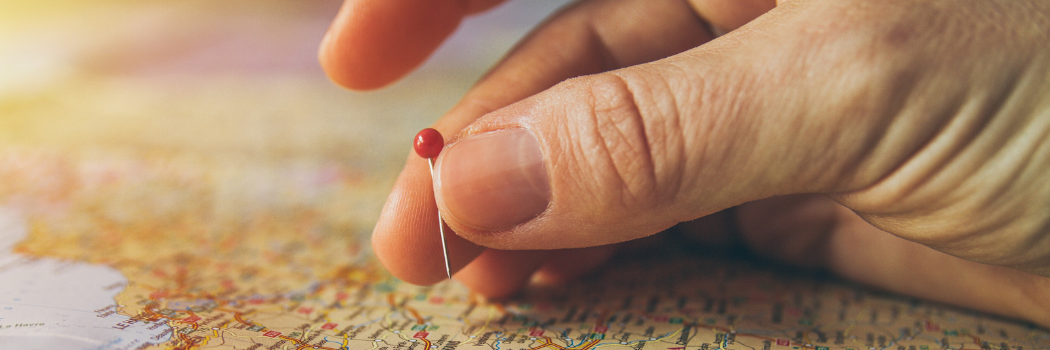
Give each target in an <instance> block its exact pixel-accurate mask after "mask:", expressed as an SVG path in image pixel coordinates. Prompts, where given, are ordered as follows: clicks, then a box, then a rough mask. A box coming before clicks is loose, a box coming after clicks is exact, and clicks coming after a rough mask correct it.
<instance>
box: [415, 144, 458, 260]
mask: <svg viewBox="0 0 1050 350" xmlns="http://www.w3.org/2000/svg"><path fill="white" fill-rule="evenodd" d="M412 148H414V149H415V150H416V154H418V155H419V156H420V157H423V158H426V160H427V163H428V164H430V178H431V179H433V178H434V158H437V156H438V154H441V149H442V148H445V139H444V138H443V137H441V133H440V132H438V131H437V130H434V129H431V128H426V129H423V130H420V131H419V133H418V134H416V141H415V143H414V144H412ZM438 231H439V232H441V251H442V252H444V253H445V273H446V274H448V278H449V279H452V269H451V268H449V265H448V244H446V243H445V221H444V220H443V219H441V213H440V212H439V213H438Z"/></svg>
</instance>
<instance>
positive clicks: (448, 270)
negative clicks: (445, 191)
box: [427, 158, 452, 279]
mask: <svg viewBox="0 0 1050 350" xmlns="http://www.w3.org/2000/svg"><path fill="white" fill-rule="evenodd" d="M427 164H430V178H431V179H433V178H434V158H427ZM438 230H439V231H440V232H441V252H443V253H445V273H446V274H448V279H452V268H450V267H449V264H448V244H446V243H445V220H444V219H442V218H441V211H440V210H439V211H438Z"/></svg>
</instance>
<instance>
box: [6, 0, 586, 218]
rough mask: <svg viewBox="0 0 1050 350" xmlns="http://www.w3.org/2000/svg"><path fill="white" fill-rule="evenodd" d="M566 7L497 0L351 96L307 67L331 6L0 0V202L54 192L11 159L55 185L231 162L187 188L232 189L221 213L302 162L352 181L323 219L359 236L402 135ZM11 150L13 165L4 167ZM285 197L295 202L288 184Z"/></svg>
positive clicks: (237, 0)
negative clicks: (428, 52) (72, 170)
mask: <svg viewBox="0 0 1050 350" xmlns="http://www.w3.org/2000/svg"><path fill="white" fill-rule="evenodd" d="M567 2H568V1H567V0H517V1H510V2H509V3H507V4H504V5H502V6H500V7H497V8H496V9H494V10H492V11H490V12H488V13H485V14H481V15H477V16H475V17H472V18H470V19H468V20H466V21H465V22H464V23H463V24H462V25H461V27H460V28H459V30H458V31H457V32H456V34H455V35H454V36H453V37H452V38H451V39H450V40H449V41H448V42H447V43H446V44H445V45H444V46H442V47H441V48H440V49H439V50H438V52H437V53H436V54H435V55H434V56H433V57H432V58H431V59H430V60H429V61H427V62H426V63H425V65H424V66H423V67H422V68H421V69H419V70H417V71H416V72H414V73H412V74H411V75H410V76H408V77H407V78H405V79H403V80H401V81H399V82H397V83H396V84H394V85H392V86H389V87H386V88H384V89H382V90H379V91H372V92H351V91H347V90H344V89H342V88H340V87H338V86H336V85H335V84H334V83H331V82H330V81H329V80H328V79H327V78H326V77H325V76H324V74H323V72H322V71H321V69H320V67H319V65H318V63H317V58H316V52H317V46H318V44H319V42H320V40H321V38H322V36H323V35H324V33H325V31H326V30H327V28H328V25H329V22H330V21H331V19H332V18H334V16H335V14H336V12H337V10H338V8H339V6H340V2H339V1H335V0H314V1H287V0H284V1H280V0H250V1H249V0H223V1H214V0H180V1H143V0H134V1H132V0H100V1H73V0H34V1H21V0H0V160H4V159H8V160H7V161H6V163H4V162H3V161H0V163H4V164H6V165H4V164H0V165H3V166H0V168H4V169H6V170H4V171H0V173H6V174H8V175H6V177H3V176H0V179H6V180H4V181H0V182H6V183H0V195H3V194H4V192H5V190H7V193H8V194H9V195H12V193H14V194H17V193H18V192H19V191H20V190H23V189H25V188H28V187H39V188H38V190H39V191H36V192H37V193H39V192H41V191H43V192H46V191H51V190H53V188H54V187H55V186H51V185H49V182H47V181H42V180H41V177H40V176H38V175H33V174H40V173H41V172H40V171H36V170H32V171H27V170H18V169H23V168H24V167H22V168H20V167H21V166H20V165H18V164H22V163H27V162H28V163H33V162H35V163H34V164H45V165H39V166H38V165H33V166H34V167H38V168H48V169H50V170H49V171H51V173H52V175H49V176H52V177H56V176H58V177H60V176H61V175H55V174H54V173H59V172H63V171H66V170H62V169H64V168H63V167H62V166H52V165H48V164H58V163H62V164H66V163H69V164H73V165H70V166H72V167H79V168H81V169H83V168H91V169H95V168H105V167H109V168H114V169H118V168H119V169H133V168H134V167H131V166H124V165H119V164H124V163H127V162H126V161H124V160H120V161H119V162H112V161H111V162H109V163H106V164H108V165H104V166H95V165H90V164H91V163H90V162H85V161H81V160H82V159H83V158H85V156H84V155H85V154H96V155H97V154H103V155H113V154H119V155H124V156H121V157H124V158H130V159H143V158H148V159H180V157H181V158H186V157H190V158H193V159H206V160H207V162H210V163H209V164H211V163H221V164H228V163H236V164H239V165H238V166H237V167H236V168H237V169H239V170H238V171H236V174H235V175H230V176H226V180H224V181H217V180H214V178H215V176H211V175H208V172H209V171H211V170H208V169H212V168H215V166H213V165H208V166H205V167H204V168H205V169H204V170H200V172H201V173H202V174H204V175H201V177H200V178H201V179H206V180H207V179H212V180H207V182H208V183H207V184H205V185H199V186H198V185H194V186H198V187H200V188H202V190H201V191H210V192H209V193H227V194H231V193H232V195H228V196H226V197H231V198H235V200H231V201H227V202H229V203H232V204H229V205H226V206H225V207H242V206H245V205H250V204H252V203H258V202H259V200H256V199H257V197H265V196H267V195H269V194H268V193H263V194H253V193H254V192H252V191H255V192H260V190H257V189H244V190H227V188H232V187H235V186H234V185H231V184H242V183H246V182H255V183H256V184H273V183H277V182H281V181H284V182H286V183H287V184H290V185H288V186H286V187H282V188H287V187H294V186H298V185H296V184H299V183H301V182H297V181H299V180H296V179H297V177H296V176H299V175H295V174H298V173H295V172H287V171H283V170H282V171H283V172H282V171H278V172H276V173H279V175H273V176H270V175H267V171H269V172H270V173H274V171H270V170H273V169H275V168H281V169H283V168H287V166H286V165H288V164H290V163H295V164H308V165H309V166H307V168H309V170H310V173H311V174H322V175H317V176H319V177H323V176H327V175H323V174H325V173H326V171H327V170H326V169H330V168H333V166H329V165H332V164H334V168H337V169H343V170H346V169H350V170H347V171H343V170H340V171H342V172H343V173H347V172H351V173H352V174H351V175H352V176H350V177H352V178H354V179H356V180H354V181H355V182H354V186H353V187H354V189H353V191H349V190H347V191H349V192H347V191H343V192H340V191H336V190H326V189H323V188H322V190H323V191H327V192H326V193H328V197H341V199H338V198H337V199H338V200H339V201H338V202H339V203H343V205H338V206H333V207H332V208H334V209H331V208H330V210H326V211H327V212H329V213H331V214H332V215H349V214H347V213H348V212H353V214H352V215H351V216H352V217H351V218H348V219H346V220H349V221H353V224H352V225H351V226H353V227H354V228H353V229H352V230H353V231H355V232H357V233H358V234H360V235H361V236H366V235H367V233H370V228H371V226H372V225H373V224H374V221H375V219H376V218H377V216H378V213H379V210H380V209H381V207H382V204H383V201H384V200H385V196H386V193H388V191H389V188H390V186H391V185H392V183H393V180H394V179H395V177H396V176H397V173H398V171H399V170H400V168H401V166H402V165H403V163H404V161H405V159H406V156H407V155H408V152H409V151H410V149H411V138H412V137H413V135H415V133H416V132H417V131H418V130H420V129H422V128H424V127H426V126H428V125H429V124H431V123H432V122H433V121H434V120H436V119H437V118H438V117H439V116H441V115H442V114H443V113H444V112H445V111H446V110H448V109H449V108H450V107H451V106H452V105H453V104H454V103H455V102H456V101H457V100H458V98H459V97H460V96H461V95H462V94H463V93H464V92H465V91H466V90H467V89H468V88H469V87H470V86H471V84H472V83H473V82H474V81H475V80H476V79H478V78H479V77H480V76H481V75H482V74H483V73H484V72H485V71H486V70H487V69H488V67H490V66H492V65H493V64H494V63H495V62H496V61H497V60H499V58H500V57H502V55H503V54H504V53H505V52H506V51H507V50H508V49H509V48H510V47H511V46H512V45H514V43H515V42H516V41H517V40H518V39H519V38H521V37H522V36H523V35H525V34H526V33H527V32H528V31H529V30H530V29H531V28H532V27H533V26H535V25H536V23H538V22H539V21H541V20H542V19H543V18H544V17H546V16H547V15H548V14H550V13H551V12H553V11H555V10H557V9H558V8H560V7H562V6H564V5H565V4H566V3H567ZM12 150H16V151H17V152H21V153H19V154H22V155H19V156H7V158H4V155H5V154H9V153H10V152H12ZM25 150H30V153H32V152H36V151H38V150H42V152H51V153H53V154H60V155H61V156H60V157H58V158H61V159H65V160H61V161H55V160H53V159H52V158H55V157H52V158H47V159H45V160H43V161H40V160H33V161H26V160H25V158H27V157H25V156H24V154H25V152H26V151H25ZM17 152H16V153H17ZM106 157H110V156H104V157H102V158H106ZM29 158H32V157H29ZM88 158H90V157H88ZM96 158H97V157H96ZM110 158H112V157H110ZM11 159H14V160H11ZM33 159H37V158H33ZM68 159H73V160H72V161H70V160H68ZM121 162H123V163H121ZM118 163H119V164H118ZM198 163H199V162H198ZM12 164H14V165H12ZM85 164H88V165H85ZM113 164H118V165H113ZM165 164H166V163H165ZM326 164H327V165H326ZM180 166H181V165H178V164H176V165H172V166H168V165H164V166H159V167H158V166H153V169H155V170H156V169H159V170H156V171H155V172H156V173H157V174H156V175H155V177H163V176H167V175H164V174H162V173H164V172H167V171H168V170H164V169H176V168H178V167H180ZM12 169H14V170H12ZM56 169H57V170H56ZM259 169H262V170H259ZM267 169H269V170H267ZM107 171H109V170H107ZM122 171H123V170H122ZM109 172H110V173H114V171H109ZM81 173H82V174H81V175H80V177H81V178H85V176H87V178H97V176H95V175H91V174H96V173H98V171H95V172H93V173H92V172H90V171H89V172H87V174H88V175H83V174H84V173H85V172H84V171H81ZM125 173H128V174H133V173H134V171H125ZM227 173H230V172H227ZM299 173H302V172H299ZM328 173H331V172H330V171H329V172H328ZM12 174H13V175H12ZM280 174H285V175H287V174H292V175H287V176H285V175H280ZM92 176H94V177H92ZM106 176H110V175H106ZM129 176H130V175H129ZM129 176H125V177H124V178H129ZM282 176H283V177H282ZM130 177H131V178H133V177H134V176H130ZM299 177H301V176H299ZM11 179H21V180H18V181H15V180H11ZM213 180H214V181H213ZM85 181H86V180H83V179H81V180H76V181H74V182H76V183H79V184H80V185H77V186H79V187H80V188H81V189H79V190H77V191H79V192H84V193H86V192H91V193H94V194H93V195H91V199H84V200H81V202H85V203H86V202H95V201H96V200H101V201H105V202H114V200H113V199H112V198H113V197H114V195H110V194H107V195H105V196H103V195H101V194H100V193H102V192H99V191H96V190H93V189H92V188H91V186H87V185H83V183H84V182H85ZM92 181H93V180H92ZM122 181H123V180H122ZM165 181H166V180H165ZM179 181H181V180H179ZM66 182H69V181H66ZM125 182H126V181H125ZM186 183H187V184H190V185H192V183H190V182H186ZM190 185H177V186H172V188H171V189H169V190H168V192H169V193H166V194H162V193H160V192H158V191H159V190H157V189H156V188H157V186H154V185H143V186H140V190H141V191H139V192H137V194H136V195H134V196H130V195H128V198H129V199H128V201H127V202H126V203H125V205H124V206H125V207H127V206H136V205H138V206H154V207H164V206H165V205H162V204H157V203H153V204H149V205H146V204H137V203H146V202H145V200H146V199H150V198H153V197H158V198H159V197H162V196H168V197H171V196H172V195H173V194H175V193H174V192H175V191H178V190H179V189H180V188H184V187H186V186H190ZM151 186H152V187H151ZM237 186H240V185H237ZM281 186H283V185H281ZM4 187H7V188H6V189H5V188H4ZM45 187H48V188H45ZM96 187H97V186H96ZM110 187H113V188H117V189H116V190H113V191H116V192H114V193H118V192H119V193H128V192H130V190H127V188H131V186H130V185H120V186H110ZM256 187H260V186H256ZM261 187H265V188H276V187H280V186H278V185H272V186H267V185H263V186H261ZM362 187H364V188H366V189H367V190H362V189H361V188H362ZM238 188H239V187H238ZM245 188H247V186H245ZM253 188H254V187H253ZM325 188H331V186H329V187H325ZM224 191H225V192H224ZM292 191H293V192H295V191H298V192H303V191H307V190H306V189H303V187H302V186H298V188H296V189H293V190H292ZM23 192H25V191H23ZM29 192H33V191H29ZM67 192H69V191H67ZM262 192H265V191H262ZM271 192H272V191H271ZM286 192H287V191H286ZM62 195H63V196H65V197H71V196H73V195H66V194H62ZM311 196H313V197H310V198H309V199H307V200H304V201H302V202H311V203H317V202H318V200H317V196H315V195H312V194H311ZM0 197H3V196H0ZM8 197H10V196H8ZM37 197H40V196H37ZM215 197H216V198H218V197H220V196H219V195H215ZM347 197H352V200H349V199H347ZM10 198H18V197H17V196H16V197H10ZM10 198H8V199H7V201H11V199H10ZM23 198H28V195H27V196H23ZM85 198H86V197H85ZM180 198H181V197H180ZM297 198H298V197H297ZM0 199H2V198H0ZM337 199H330V200H328V201H329V202H333V201H336V200H337ZM186 200H187V201H192V200H193V199H190V198H187V199H186ZM197 200H205V201H218V200H216V199H203V198H198V199H197ZM189 203H190V202H185V203H183V204H186V205H188V204H189ZM277 207H280V206H277ZM158 210H159V209H158ZM337 212H338V213H342V214H336V213H337ZM332 220H335V219H332ZM340 220H342V219H340ZM344 232H345V231H344Z"/></svg>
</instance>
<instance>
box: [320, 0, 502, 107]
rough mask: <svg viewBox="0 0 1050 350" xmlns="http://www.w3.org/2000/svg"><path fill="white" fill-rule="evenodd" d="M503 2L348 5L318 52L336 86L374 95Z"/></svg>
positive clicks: (350, 0)
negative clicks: (468, 20) (472, 18)
mask: <svg viewBox="0 0 1050 350" xmlns="http://www.w3.org/2000/svg"><path fill="white" fill-rule="evenodd" d="M503 1H505V0H346V2H344V3H343V7H342V8H341V9H340V10H339V15H338V16H336V18H335V20H334V21H333V22H332V26H331V27H330V28H329V29H328V33H326V34H325V37H324V39H323V41H322V42H321V48H320V51H319V52H318V59H319V60H320V62H321V67H323V68H324V70H325V72H326V73H327V74H328V77H329V78H331V79H332V81H334V82H336V83H338V84H340V85H342V86H345V87H347V88H350V89H354V90H368V89H375V88H379V87H382V86H384V85H387V84H389V83H391V82H393V81H395V80H397V79H398V78H400V77H402V76H404V75H405V74H407V73H408V72H410V71H411V70H412V69H414V68H416V67H417V66H419V65H420V64H422V63H423V61H425V60H426V58H427V57H428V56H430V54H431V53H433V52H434V50H435V49H437V47H438V46H440V45H441V42H443V41H444V40H445V39H446V38H448V36H449V35H451V34H452V32H453V31H455V30H456V27H458V26H459V23H460V22H461V21H462V20H463V17H465V16H467V15H469V14H472V13H476V12H480V11H484V10H486V9H489V8H492V7H493V6H496V5H498V4H500V3H502V2H503Z"/></svg>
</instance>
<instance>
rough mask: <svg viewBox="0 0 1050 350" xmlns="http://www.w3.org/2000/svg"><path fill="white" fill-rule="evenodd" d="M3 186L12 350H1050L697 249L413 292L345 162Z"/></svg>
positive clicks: (1014, 335) (6, 313)
mask: <svg viewBox="0 0 1050 350" xmlns="http://www.w3.org/2000/svg"><path fill="white" fill-rule="evenodd" d="M0 181H2V182H3V183H4V184H9V185H12V186H7V187H5V188H4V190H3V192H0V199H2V202H3V203H6V204H5V206H4V209H3V210H0V281H3V283H2V284H0V348H4V349H84V350H88V349H253V350H254V349H330V350H335V349H368V350H432V349H434V350H541V349H542V350H569V349H573V350H592V349H599V348H601V349H606V350H616V349H623V350H627V349H637V350H642V349H651V350H714V349H749V350H759V349H762V350H789V349H790V350H798V349H806V350H830V349H854V350H862V349H878V350H883V349H894V350H930V349H984V350H988V349H996V350H1022V349H1047V348H1050V333H1048V332H1047V331H1046V330H1044V329H1040V328H1037V327H1034V326H1031V325H1026V324H1023V323H1017V322H1013V321H1007V320H1002V319H998V318H996V317H993V316H987V315H983V314H980V313H976V312H971V311H965V310H961V309H955V308H951V307H946V306H942V305H937V304H932V303H927V302H924V301H920V300H915V299H911V298H906V297H900V296H893V295H889V294H885V293H880V292H877V291H872V290H869V289H866V288H864V287H859V286H855V285H850V284H846V283H843V282H840V281H836V280H833V279H828V278H824V277H820V276H814V275H812V274H805V273H799V272H798V271H791V270H785V269H779V268H776V267H771V266H765V265H761V264H757V263H749V262H744V261H735V260H732V259H728V260H727V259H719V258H705V257H700V256H695V255H689V254H687V253H684V254H669V255H666V256H661V257H659V258H656V257H651V256H650V257H647V258H638V259H625V260H624V261H620V262H617V263H615V264H614V265H613V266H611V267H610V268H608V269H607V270H605V272H603V273H601V274H600V275H598V276H592V277H590V278H587V279H584V280H581V281H579V282H576V283H574V284H570V285H567V286H561V287H545V288H533V289H530V290H527V291H526V292H525V293H524V294H522V295H520V296H518V297H516V298H513V299H510V300H507V301H501V302H489V301H486V300H484V299H482V298H480V297H477V296H474V295H472V294H471V293H470V292H469V291H468V290H466V289H465V288H464V287H462V286H461V285H459V284H456V283H454V282H442V283H440V284H438V285H435V286H432V287H418V286H411V285H408V284H405V283H401V282H399V281H398V280H397V279H394V278H392V277H391V276H390V275H388V274H387V273H386V272H384V271H383V269H382V268H381V267H380V266H379V265H377V263H376V261H375V260H374V259H373V258H372V257H371V256H370V255H369V253H368V250H367V249H366V248H365V247H364V246H363V244H364V241H363V240H362V239H361V238H362V237H364V234H362V233H363V232H367V227H359V225H358V223H357V222H356V220H361V218H356V217H354V213H353V211H352V210H351V209H350V208H351V207H353V205H354V203H353V202H344V201H345V200H346V198H353V196H354V195H355V194H356V195H362V193H360V191H367V188H370V187H372V186H370V185H369V184H368V183H367V180H363V179H362V178H360V174H359V173H356V172H355V171H354V170H353V169H349V168H345V167H340V166H337V165H333V164H325V163H318V164H277V165H274V166H272V167H269V168H266V167H244V166H239V165H230V163H229V162H225V161H223V162H219V161H208V160H206V159H184V158H169V157H164V156H142V157H129V156H127V155H121V154H68V153H61V152H39V151H7V152H5V153H3V154H2V155H0ZM654 271H655V273H653V272H654Z"/></svg>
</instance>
